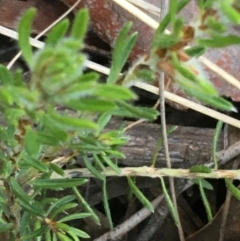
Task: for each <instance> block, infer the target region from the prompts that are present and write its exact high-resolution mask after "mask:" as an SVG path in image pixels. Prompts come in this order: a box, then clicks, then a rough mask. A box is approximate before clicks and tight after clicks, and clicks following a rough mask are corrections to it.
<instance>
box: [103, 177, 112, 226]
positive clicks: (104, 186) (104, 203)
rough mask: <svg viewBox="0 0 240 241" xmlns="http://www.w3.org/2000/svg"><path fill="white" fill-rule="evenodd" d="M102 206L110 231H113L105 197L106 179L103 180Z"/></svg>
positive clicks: (106, 196)
mask: <svg viewBox="0 0 240 241" xmlns="http://www.w3.org/2000/svg"><path fill="white" fill-rule="evenodd" d="M103 205H104V210H105V213H106V216H107V219H108V223H109V227H110V230H112V229H113V221H112V215H111V210H110V207H109V203H108V195H107V181H106V179H104V180H103Z"/></svg>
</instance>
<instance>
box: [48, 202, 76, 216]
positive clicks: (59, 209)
mask: <svg viewBox="0 0 240 241" xmlns="http://www.w3.org/2000/svg"><path fill="white" fill-rule="evenodd" d="M77 205H78V204H77V203H66V204H64V205H62V206H60V207H58V208H57V209H55V210H54V212H53V213H52V214H51V220H53V219H54V218H55V217H56V216H57V215H58V214H59V213H61V212H64V211H66V210H68V209H71V208H75V207H76V206H77Z"/></svg>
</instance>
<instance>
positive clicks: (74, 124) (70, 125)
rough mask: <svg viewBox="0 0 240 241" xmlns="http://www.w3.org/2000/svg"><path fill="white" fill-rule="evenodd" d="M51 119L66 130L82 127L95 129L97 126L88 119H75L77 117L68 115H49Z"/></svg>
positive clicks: (80, 128)
mask: <svg viewBox="0 0 240 241" xmlns="http://www.w3.org/2000/svg"><path fill="white" fill-rule="evenodd" d="M50 117H51V118H52V120H54V121H55V123H56V125H57V126H58V127H59V128H61V127H62V128H64V129H66V130H82V129H83V128H87V129H97V128H98V126H97V125H96V124H95V123H93V122H91V121H89V120H84V119H77V118H71V117H68V116H61V115H57V114H52V115H50Z"/></svg>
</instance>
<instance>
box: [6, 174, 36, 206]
mask: <svg viewBox="0 0 240 241" xmlns="http://www.w3.org/2000/svg"><path fill="white" fill-rule="evenodd" d="M10 186H11V188H12V191H13V192H14V194H15V195H16V197H17V198H19V199H21V200H23V201H25V202H26V203H27V202H29V201H30V200H31V198H30V197H29V196H28V195H27V194H26V193H25V192H24V191H23V189H22V188H21V186H20V185H19V183H18V181H17V180H16V179H15V178H14V177H11V178H10Z"/></svg>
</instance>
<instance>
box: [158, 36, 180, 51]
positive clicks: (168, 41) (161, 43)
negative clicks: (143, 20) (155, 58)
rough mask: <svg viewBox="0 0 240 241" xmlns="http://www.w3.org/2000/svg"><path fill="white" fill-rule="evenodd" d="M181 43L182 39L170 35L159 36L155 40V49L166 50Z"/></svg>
mask: <svg viewBox="0 0 240 241" xmlns="http://www.w3.org/2000/svg"><path fill="white" fill-rule="evenodd" d="M179 41H180V38H177V37H176V36H173V35H170V34H159V35H157V36H156V37H155V38H154V42H153V47H154V48H157V49H165V48H169V47H172V46H173V45H175V44H177V43H178V42H179Z"/></svg>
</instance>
